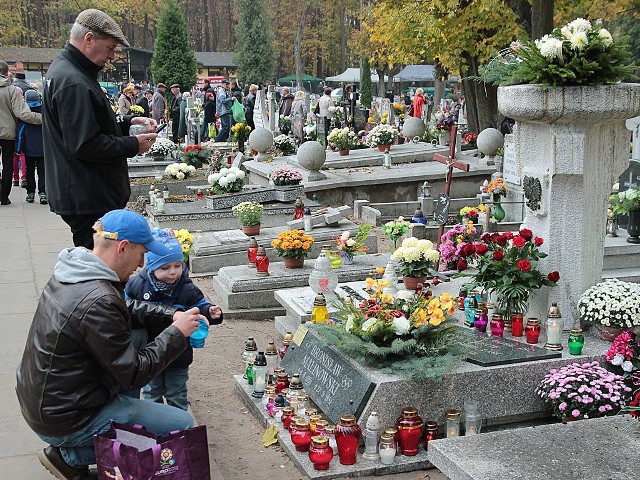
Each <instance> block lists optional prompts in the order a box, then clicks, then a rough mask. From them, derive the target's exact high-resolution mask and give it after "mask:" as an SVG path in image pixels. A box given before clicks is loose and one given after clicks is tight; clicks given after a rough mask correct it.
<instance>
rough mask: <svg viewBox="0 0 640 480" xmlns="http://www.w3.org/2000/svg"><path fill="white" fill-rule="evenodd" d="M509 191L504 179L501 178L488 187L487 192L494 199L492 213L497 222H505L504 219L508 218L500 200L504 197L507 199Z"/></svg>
mask: <svg viewBox="0 0 640 480" xmlns="http://www.w3.org/2000/svg"><path fill="white" fill-rule="evenodd" d="M508 191H509V189H508V188H507V186H506V185H505V184H504V179H503V178H502V177H499V178H497V179H496V180H495V181H493V182H491V183H489V186H488V187H487V192H488V193H489V195H491V198H492V199H493V209H492V211H491V216H492V217H493V218H495V220H496V222H500V221H502V220H504V217H505V216H506V213H505V211H504V209H503V208H502V205H500V199H501V198H502V197H506V196H507V192H508Z"/></svg>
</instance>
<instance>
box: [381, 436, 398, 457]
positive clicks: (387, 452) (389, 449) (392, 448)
mask: <svg viewBox="0 0 640 480" xmlns="http://www.w3.org/2000/svg"><path fill="white" fill-rule="evenodd" d="M378 453H379V455H380V463H382V464H383V465H392V464H393V462H394V461H395V458H396V442H395V440H394V439H393V435H392V434H390V433H383V434H382V435H380V448H379V452H378Z"/></svg>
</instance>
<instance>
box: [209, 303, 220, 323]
mask: <svg viewBox="0 0 640 480" xmlns="http://www.w3.org/2000/svg"><path fill="white" fill-rule="evenodd" d="M209 316H210V317H211V319H212V320H217V319H218V318H220V317H221V316H222V309H221V308H220V307H219V306H218V305H214V306H212V307H209Z"/></svg>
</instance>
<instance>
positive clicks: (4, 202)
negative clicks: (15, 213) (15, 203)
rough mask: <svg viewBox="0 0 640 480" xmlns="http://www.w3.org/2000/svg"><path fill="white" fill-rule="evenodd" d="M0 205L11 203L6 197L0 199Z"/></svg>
mask: <svg viewBox="0 0 640 480" xmlns="http://www.w3.org/2000/svg"><path fill="white" fill-rule="evenodd" d="M0 205H11V200H9V199H8V198H5V199H3V200H2V201H0Z"/></svg>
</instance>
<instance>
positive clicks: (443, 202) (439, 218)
mask: <svg viewBox="0 0 640 480" xmlns="http://www.w3.org/2000/svg"><path fill="white" fill-rule="evenodd" d="M449 203H450V199H449V196H448V195H445V194H444V193H441V194H440V195H438V203H437V204H436V208H435V212H433V216H434V219H435V221H436V224H438V225H444V224H446V223H447V220H448V219H449Z"/></svg>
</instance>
